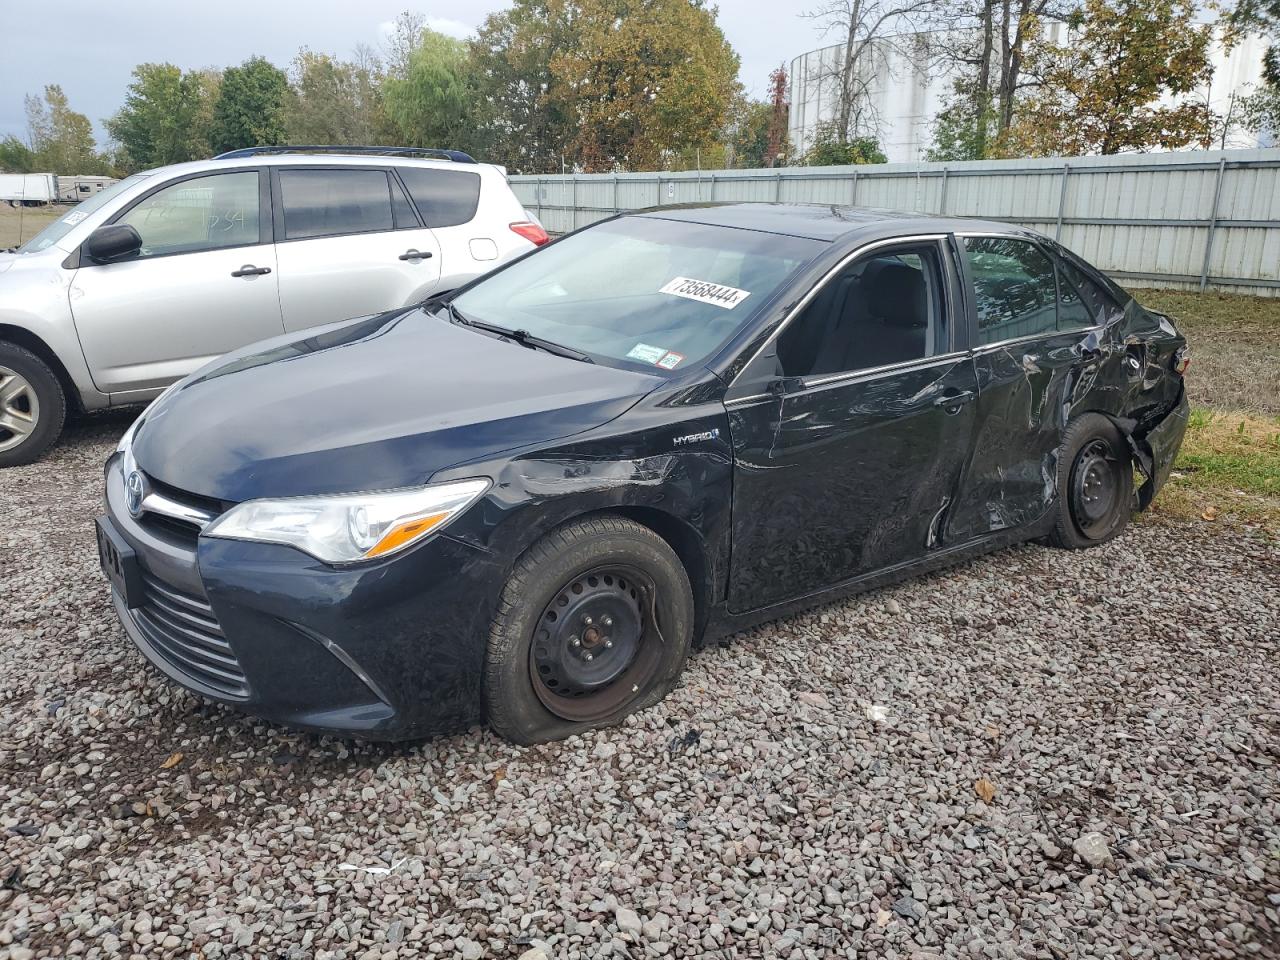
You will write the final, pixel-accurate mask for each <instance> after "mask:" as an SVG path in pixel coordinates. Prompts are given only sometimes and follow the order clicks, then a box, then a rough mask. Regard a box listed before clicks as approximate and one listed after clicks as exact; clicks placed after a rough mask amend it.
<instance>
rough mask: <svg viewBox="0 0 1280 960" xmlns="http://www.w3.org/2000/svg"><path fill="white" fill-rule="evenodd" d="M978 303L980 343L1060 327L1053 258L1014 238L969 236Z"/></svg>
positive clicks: (968, 250) (967, 247)
mask: <svg viewBox="0 0 1280 960" xmlns="http://www.w3.org/2000/svg"><path fill="white" fill-rule="evenodd" d="M964 250H965V256H966V258H967V259H968V261H969V273H970V275H971V276H972V278H973V286H974V294H975V297H976V301H975V302H976V304H977V308H978V343H979V344H989V343H999V342H1001V341H1003V340H1016V339H1019V338H1021V337H1032V336H1036V335H1039V334H1049V333H1053V332H1055V331H1056V330H1057V329H1058V317H1057V314H1058V310H1057V283H1056V280H1055V276H1054V269H1053V261H1052V260H1050V259H1049V256H1048V254H1046V253H1045V252H1044V251H1043V250H1041V249H1040V248H1039V247H1038V246H1036V245H1035V244H1034V243H1031V242H1030V241H1027V240H1017V239H1014V238H1012V237H965V238H964Z"/></svg>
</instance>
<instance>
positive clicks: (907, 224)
mask: <svg viewBox="0 0 1280 960" xmlns="http://www.w3.org/2000/svg"><path fill="white" fill-rule="evenodd" d="M633 216H641V217H652V218H657V219H662V220H682V221H685V222H687V223H702V224H707V225H710V226H721V227H734V228H737V229H740V230H758V231H761V232H763V233H776V234H781V235H783V236H790V237H803V238H805V239H809V240H825V241H828V242H836V241H840V240H846V239H862V238H865V237H867V236H872V235H874V236H884V235H892V234H894V233H913V234H915V233H953V232H960V233H973V232H982V233H985V232H991V233H1018V234H1031V233H1032V231H1029V230H1026V229H1025V228H1023V227H1019V226H1016V225H1013V224H1008V223H999V222H997V221H994V220H971V219H968V218H966V217H944V216H938V215H936V214H930V213H912V212H904V211H902V210H882V209H878V208H876V207H847V206H836V205H832V204H821V203H733V202H729V203H686V204H672V205H670V206H663V207H650V208H648V209H646V210H638V211H636V212H635V213H634V214H633Z"/></svg>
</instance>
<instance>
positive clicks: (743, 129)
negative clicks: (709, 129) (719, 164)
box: [725, 97, 773, 169]
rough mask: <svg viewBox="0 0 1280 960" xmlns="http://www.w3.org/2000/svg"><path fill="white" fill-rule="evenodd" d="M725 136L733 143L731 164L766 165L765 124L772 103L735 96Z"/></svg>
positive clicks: (741, 165) (770, 114) (768, 120)
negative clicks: (736, 97)
mask: <svg viewBox="0 0 1280 960" xmlns="http://www.w3.org/2000/svg"><path fill="white" fill-rule="evenodd" d="M732 114H733V117H732V120H731V121H730V124H729V129H728V130H727V131H726V137H725V139H726V140H727V141H728V142H729V144H730V145H731V146H732V147H733V164H734V166H736V167H742V168H744V169H746V168H751V167H764V166H768V165H769V163H768V154H769V124H770V122H771V120H772V119H773V105H772V104H769V103H764V102H763V101H760V100H748V99H746V98H745V97H743V98H739V99H738V100H737V101H736V102H735V104H734V106H733V111H732Z"/></svg>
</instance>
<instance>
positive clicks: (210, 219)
mask: <svg viewBox="0 0 1280 960" xmlns="http://www.w3.org/2000/svg"><path fill="white" fill-rule="evenodd" d="M99 196H101V194H99ZM116 222H117V223H127V224H129V226H131V227H133V228H134V229H135V230H137V231H138V235H139V236H140V237H142V251H141V254H140V255H141V256H143V257H159V256H165V255H168V254H174V253H197V252H199V251H201V250H217V249H219V248H220V247H239V246H244V245H245V244H250V243H257V242H258V238H259V224H258V174H257V173H256V172H255V171H253V170H244V171H240V172H237V173H218V174H213V175H212V176H208V177H194V178H192V179H190V180H181V181H179V182H178V183H175V184H172V185H170V186H167V187H164V188H162V189H160V190H157V191H156V192H155V193H153V194H151V196H149V197H147V198H146V199H145V200H142V201H140V202H139V203H138V204H136V205H135V206H133V207H132V208H130V209H129V210H128V212H126V213H125V214H124V216H122V217H120V218H119V220H117V221H116Z"/></svg>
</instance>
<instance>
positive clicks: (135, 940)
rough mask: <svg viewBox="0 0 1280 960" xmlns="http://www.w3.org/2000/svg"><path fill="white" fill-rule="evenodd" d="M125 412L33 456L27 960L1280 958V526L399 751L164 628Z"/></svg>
mask: <svg viewBox="0 0 1280 960" xmlns="http://www.w3.org/2000/svg"><path fill="white" fill-rule="evenodd" d="M126 425H127V416H126V415H123V414H112V415H110V416H107V417H93V418H87V419H86V420H85V422H84V423H82V424H79V425H76V424H73V425H72V426H71V428H70V429H69V432H68V436H67V439H66V440H64V441H63V442H62V443H60V444H59V445H58V446H57V447H56V448H55V450H54V451H53V453H52V456H51V457H50V458H49V459H47V460H46V461H44V462H42V463H39V464H36V465H34V466H30V467H21V468H15V469H9V470H5V471H4V472H3V478H2V479H3V483H4V495H3V496H2V497H0V958H5V955H6V952H7V954H8V956H9V957H10V958H12V957H14V956H18V957H23V956H25V957H28V958H29V960H45V958H46V957H47V958H55V957H64V956H75V957H83V958H84V960H100V958H103V960H105V958H109V957H110V958H114V957H130V958H132V957H138V958H142V960H152V958H156V960H175V958H186V957H191V956H203V957H205V958H206V960H242V958H246V957H257V956H262V957H272V958H280V960H357V958H360V957H371V958H374V957H376V958H379V960H391V958H392V957H395V958H397V960H406V958H411V957H412V958H418V957H432V958H435V957H439V958H441V960H445V958H456V957H461V956H474V957H483V956H490V957H494V958H504V957H505V958H511V957H520V956H521V955H522V953H523V954H524V955H525V960H539V958H538V957H537V951H538V950H539V949H542V950H544V951H545V952H546V954H547V955H548V956H549V957H552V956H553V957H554V958H555V960H596V958H600V957H606V956H616V957H629V958H630V960H639V958H641V957H664V958H695V957H697V958H702V957H707V956H716V957H722V956H738V957H757V956H761V957H775V956H777V957H786V958H790V957H792V956H794V957H797V958H798V960H826V958H828V957H832V958H835V957H847V956H854V955H856V956H859V957H862V956H866V957H884V958H886V960H911V958H913V957H916V958H919V960H924V957H926V956H931V955H937V956H940V957H945V958H981V960H985V958H988V957H989V958H991V960H1023V958H1028V960H1030V958H1036V960H1039V958H1062V957H1072V958H1075V957H1081V958H1102V957H1112V958H1121V957H1125V958H1128V957H1137V958H1146V957H1166V956H1176V957H1196V958H1208V960H1219V958H1227V957H1242V958H1243V957H1259V958H1268V957H1271V956H1275V954H1276V951H1275V944H1276V943H1277V940H1276V931H1277V929H1280V858H1278V857H1277V856H1276V851H1277V850H1280V790H1277V787H1276V784H1277V771H1278V770H1280V766H1277V762H1278V761H1277V758H1278V757H1280V670H1277V669H1274V665H1275V664H1276V663H1280V640H1278V639H1277V638H1280V609H1278V607H1280V604H1278V603H1277V599H1276V598H1277V597H1278V596H1280V548H1278V547H1277V544H1276V543H1275V542H1274V541H1271V540H1267V539H1266V538H1264V537H1261V536H1258V535H1255V534H1250V533H1248V532H1241V531H1240V530H1238V529H1234V528H1231V527H1228V526H1225V525H1220V524H1214V525H1205V524H1198V525H1192V524H1183V523H1178V522H1173V521H1170V520H1167V519H1162V518H1160V517H1159V516H1153V517H1150V518H1144V519H1143V520H1142V521H1141V522H1139V523H1137V524H1135V525H1134V526H1133V527H1131V528H1130V530H1129V531H1127V532H1126V533H1125V534H1124V536H1122V537H1121V538H1119V539H1118V540H1116V541H1115V542H1113V543H1110V544H1107V545H1106V546H1104V547H1102V548H1099V549H1096V550H1087V551H1079V552H1068V551H1058V550H1051V549H1048V548H1045V547H1042V546H1037V545H1028V546H1022V547H1017V548H1014V549H1010V550H1005V551H1003V552H1001V553H998V554H995V555H992V556H989V557H985V558H983V559H981V560H978V561H974V562H971V563H967V564H965V565H962V566H959V567H956V568H954V569H951V570H949V571H947V572H945V573H940V574H935V575H933V576H930V577H927V578H924V579H921V580H917V581H914V582H910V583H906V584H903V585H900V586H898V587H894V588H892V589H888V590H881V591H878V592H876V593H871V594H867V595H865V596H862V597H859V598H854V599H852V600H848V601H845V602H841V603H837V604H830V605H827V606H825V607H819V608H817V609H815V610H813V611H811V612H809V613H805V614H799V615H795V616H792V617H790V618H788V619H785V620H780V621H777V622H775V623H771V624H767V625H764V626H761V627H758V628H755V629H752V630H749V631H746V632H744V633H741V634H739V635H737V636H735V637H733V638H732V641H731V643H730V644H729V645H728V646H727V647H724V648H720V647H712V648H711V649H707V650H703V651H700V652H698V653H696V654H695V655H694V656H693V657H692V658H691V659H690V662H689V665H688V668H687V671H686V674H685V677H684V679H683V680H682V682H681V683H680V685H679V686H678V687H677V689H676V690H675V691H674V692H673V693H672V695H671V696H670V697H669V698H668V699H667V700H666V701H664V702H663V703H662V704H659V705H658V706H657V707H655V708H654V709H651V710H649V711H646V712H645V713H643V714H641V715H638V716H635V717H632V718H630V719H628V720H627V721H626V722H625V723H624V724H623V725H622V726H621V727H619V728H617V729H612V730H603V731H597V732H593V733H591V734H590V735H588V736H584V737H577V738H573V739H570V740H567V741H564V742H561V743H554V744H547V745H544V746H539V747H532V748H524V747H515V746H512V745H510V744H507V743H504V742H501V741H499V740H497V739H496V738H494V737H493V736H491V735H490V734H488V733H486V732H484V731H482V730H471V731H468V732H465V733H462V734H459V735H457V736H453V737H445V738H440V739H437V740H433V741H429V742H426V743H420V744H411V745H407V746H399V747H394V748H392V747H383V746H370V745H367V744H358V743H352V742H349V741H340V740H335V739H333V738H329V737H320V736H313V735H309V734H302V733H298V732H296V731H290V730H284V729H280V728H277V727H273V726H271V725H270V724H267V723H265V722H263V721H260V720H255V719H253V718H250V717H245V716H242V715H240V714H237V713H234V712H232V711H230V710H227V709H224V708H222V707H219V706H215V705H213V704H210V703H208V702H205V701H203V700H201V699H200V698H198V697H196V696H193V695H191V694H188V693H185V692H183V691H181V690H178V689H176V688H174V687H172V686H171V685H169V684H168V683H167V682H166V681H165V680H163V679H162V678H161V677H160V676H159V675H158V674H157V673H156V671H154V670H153V669H151V668H149V667H148V666H146V664H145V663H144V661H143V660H142V658H141V656H140V655H139V654H138V652H137V651H136V650H134V649H133V648H132V646H131V645H130V644H129V642H128V641H127V639H126V638H125V636H124V635H123V633H122V632H121V630H120V628H119V626H118V625H117V624H116V622H115V618H114V614H113V612H112V610H111V608H110V604H109V601H108V597H107V591H106V585H105V581H104V580H103V579H102V576H101V574H100V573H99V571H98V570H97V560H96V556H95V551H94V550H93V546H92V533H91V523H92V517H93V516H94V515H95V513H97V512H98V511H99V509H100V500H101V491H100V484H101V464H102V461H103V459H105V457H106V456H107V455H108V454H109V453H110V451H111V449H112V447H113V445H114V442H115V439H116V437H117V436H118V435H119V433H120V432H121V431H122V430H123V429H124V427H125V426H126ZM780 562H781V561H780ZM891 601H892V602H891ZM175 753H181V754H182V755H183V757H182V760H181V761H180V762H178V763H177V764H176V765H175V766H172V767H171V768H169V769H163V768H162V764H163V763H164V762H165V760H166V758H168V757H170V756H172V755H174V754H175ZM982 778H985V779H988V780H990V781H991V782H992V783H996V784H999V793H998V794H997V796H996V798H995V799H994V801H993V803H992V804H991V805H989V806H988V805H987V804H985V803H982V802H981V801H980V800H979V799H978V797H977V796H976V795H975V793H974V783H975V782H976V781H978V780H979V779H982ZM1090 833H1097V834H1099V835H1101V836H1103V837H1106V838H1108V843H1107V845H1108V847H1109V848H1110V849H1109V852H1110V864H1109V865H1107V866H1106V869H1101V870H1096V871H1095V870H1092V869H1091V868H1090V867H1089V865H1088V863H1087V862H1086V861H1084V860H1083V859H1080V858H1079V857H1078V856H1077V855H1076V851H1075V849H1074V844H1072V842H1071V841H1072V840H1074V839H1076V838H1080V837H1081V836H1083V835H1086V834H1090ZM81 838H85V839H83V840H82V839H81ZM77 844H82V846H81V847H80V848H79V849H77ZM342 864H351V865H354V866H356V867H359V868H362V869H357V870H343V869H340V866H341V865H342ZM367 868H381V869H382V870H384V871H386V872H384V873H369V872H367ZM15 871H16V872H15ZM908 900H910V902H911V904H913V905H914V906H908V905H907V903H906V901H908ZM895 908H896V909H897V912H895ZM624 911H630V912H631V913H632V914H634V916H635V918H636V920H635V922H634V923H633V922H631V920H630V918H629V917H627V918H625V920H626V922H625V923H624V922H623V920H624ZM904 911H905V913H904ZM642 918H643V919H642ZM397 930H398V931H399V938H398V939H397V936H396V933H395V931H397ZM175 943H176V944H177V945H176V946H170V945H172V944H175ZM23 951H26V952H25V953H24V952H23Z"/></svg>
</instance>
